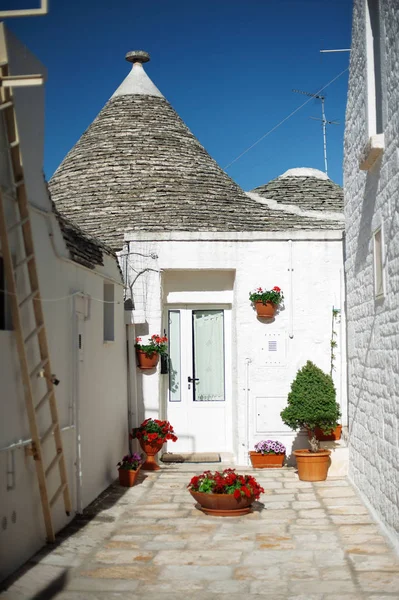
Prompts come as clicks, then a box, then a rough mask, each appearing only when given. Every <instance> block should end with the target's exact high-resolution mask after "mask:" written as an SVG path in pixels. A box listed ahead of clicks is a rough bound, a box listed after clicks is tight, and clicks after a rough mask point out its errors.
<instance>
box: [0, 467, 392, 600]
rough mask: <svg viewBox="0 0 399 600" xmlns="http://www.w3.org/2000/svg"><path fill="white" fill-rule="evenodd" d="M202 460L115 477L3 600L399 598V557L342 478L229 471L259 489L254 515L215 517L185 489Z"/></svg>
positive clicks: (28, 566)
mask: <svg viewBox="0 0 399 600" xmlns="http://www.w3.org/2000/svg"><path fill="white" fill-rule="evenodd" d="M204 468H209V466H208V465H197V464H195V465H194V464H190V465H167V466H166V465H165V466H163V467H162V468H161V471H158V472H156V473H151V472H150V473H148V472H147V473H141V475H140V479H139V482H138V485H136V486H134V487H133V488H130V489H122V488H120V487H119V486H118V485H114V486H111V487H110V488H109V489H108V490H107V491H106V492H105V493H104V494H102V495H101V496H100V497H99V498H98V500H96V502H94V503H93V504H92V505H91V506H90V507H88V509H87V510H86V511H85V515H84V518H83V519H77V520H75V521H74V522H73V523H72V524H71V525H70V526H69V527H68V528H67V529H66V530H64V531H63V532H61V534H60V536H58V537H59V541H58V543H57V544H56V545H55V546H52V547H50V546H47V547H45V548H43V549H42V550H41V551H40V552H39V553H38V554H37V555H36V556H34V557H33V558H32V559H31V560H30V561H29V562H28V563H27V564H26V565H25V567H24V568H23V569H21V570H20V571H19V572H18V573H17V574H15V576H14V577H13V578H12V579H10V580H9V581H8V582H6V589H4V591H3V592H2V593H0V599H1V600H32V599H33V598H34V599H35V600H43V599H47V598H48V599H52V598H54V599H55V600H83V599H84V600H105V599H109V600H112V599H119V598H120V599H122V598H123V600H139V599H140V600H150V599H151V600H153V599H154V597H156V596H160V597H162V600H183V599H184V600H187V598H189V599H190V600H208V599H209V600H211V599H212V600H214V599H215V596H217V597H220V598H221V599H222V600H223V599H225V600H238V599H240V600H242V598H243V596H245V597H247V598H250V599H251V600H257V599H259V600H260V599H262V600H264V598H265V597H268V596H272V597H273V600H333V599H334V600H340V599H342V600H366V599H367V600H369V599H374V600H377V599H378V600H388V599H390V600H393V599H397V600H399V557H398V556H397V555H396V554H395V552H394V551H393V550H392V548H391V547H390V545H389V543H388V541H387V540H386V538H385V537H384V535H383V533H382V532H381V531H380V530H379V528H378V526H377V524H375V523H374V522H373V520H372V518H371V516H370V515H369V513H368V511H367V509H366V508H365V506H364V505H363V503H362V501H361V499H360V497H359V496H358V495H357V493H356V491H355V490H354V489H353V488H352V487H351V485H350V484H349V483H348V481H347V480H346V479H344V478H330V479H328V480H327V481H325V482H317V483H309V482H301V481H299V480H298V477H297V475H296V474H295V471H294V470H293V469H289V468H284V469H262V470H260V469H256V470H252V469H251V468H248V469H242V468H241V469H237V470H238V471H240V472H242V473H249V472H250V473H252V474H254V475H255V477H256V478H257V479H258V481H259V483H260V484H261V485H262V486H263V487H264V488H265V494H264V495H263V496H262V497H261V499H260V502H257V503H256V504H255V505H254V511H253V512H252V513H251V514H249V515H245V516H241V517H238V518H237V517H236V518H223V517H211V516H207V515H205V514H203V513H202V512H200V511H198V510H197V509H196V508H195V503H194V501H193V499H192V498H191V496H190V495H189V493H188V492H187V490H186V486H187V483H188V481H189V480H190V478H191V477H192V476H193V475H194V474H195V473H197V474H198V473H199V472H202V471H203V470H204ZM211 468H212V469H215V470H216V469H220V468H225V465H212V466H211ZM39 592H42V593H41V595H40V593H39Z"/></svg>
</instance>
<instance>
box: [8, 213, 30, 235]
mask: <svg viewBox="0 0 399 600" xmlns="http://www.w3.org/2000/svg"><path fill="white" fill-rule="evenodd" d="M28 221H29V217H25V218H24V219H22V220H21V221H17V222H16V223H14V225H11V227H10V228H9V229H8V233H11V231H14V229H16V228H17V227H22V225H25V223H27V222H28Z"/></svg>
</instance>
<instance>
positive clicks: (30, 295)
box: [19, 290, 39, 308]
mask: <svg viewBox="0 0 399 600" xmlns="http://www.w3.org/2000/svg"><path fill="white" fill-rule="evenodd" d="M38 293H39V290H35V291H33V292H32V293H31V294H29V296H26V298H24V299H23V300H22V301H21V302H20V303H19V308H21V307H22V306H23V305H24V304H26V303H27V302H29V300H33V298H34V297H35V296H37V295H38Z"/></svg>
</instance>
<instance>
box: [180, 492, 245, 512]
mask: <svg viewBox="0 0 399 600" xmlns="http://www.w3.org/2000/svg"><path fill="white" fill-rule="evenodd" d="M190 494H191V495H192V497H193V498H194V500H196V502H198V504H199V505H200V507H201V510H202V512H204V513H205V514H206V515H214V516H219V517H239V516H241V515H246V514H247V513H249V512H251V504H252V503H253V502H254V500H255V498H254V497H253V496H251V497H250V498H247V496H241V498H239V499H236V498H234V496H233V494H205V493H204V492H193V491H192V490H190Z"/></svg>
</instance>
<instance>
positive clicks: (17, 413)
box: [0, 29, 128, 579]
mask: <svg viewBox="0 0 399 600" xmlns="http://www.w3.org/2000/svg"><path fill="white" fill-rule="evenodd" d="M3 34H4V32H3V30H2V29H1V30H0V54H1V53H2V54H1V56H0V59H1V58H2V57H4V52H5V45H4V37H2V35H3ZM14 41H15V40H14V39H13V40H11V42H10V45H9V47H8V51H9V52H10V53H11V54H12V56H13V58H14V62H18V61H19V63H20V66H21V70H20V71H19V72H22V73H29V72H35V73H36V72H42V71H41V67H40V64H39V66H38V63H37V61H36V59H32V60H30V55H29V53H28V52H27V51H26V50H24V49H21V47H20V44H19V43H18V42H16V41H15V43H14ZM17 108H18V110H19V112H18V116H19V115H20V114H21V115H22V116H21V119H19V118H18V124H19V126H20V128H19V129H20V137H21V146H22V149H23V160H24V166H25V174H26V180H27V184H28V192H29V199H30V201H31V202H32V205H31V206H32V210H31V216H32V227H33V237H34V244H35V250H36V258H37V264H38V272H39V281H40V290H41V295H42V298H43V299H45V300H46V301H44V302H43V309H44V317H45V322H46V327H47V336H48V342H49V349H50V359H51V366H52V370H53V372H54V373H55V374H56V376H57V377H58V379H59V380H60V384H59V385H58V387H56V397H57V402H58V407H59V418H60V424H61V427H63V428H64V427H66V428H68V429H66V430H65V432H64V433H63V441H64V449H65V453H66V463H67V470H68V478H69V483H70V490H71V497H72V503H73V508H74V512H73V513H72V515H71V517H70V518H72V517H73V516H74V514H75V511H76V508H77V496H78V486H77V483H76V466H75V461H76V431H77V430H76V424H77V420H78V415H77V406H76V401H77V398H78V399H79V400H80V416H79V424H80V433H81V440H82V441H81V451H82V490H81V506H83V507H84V506H87V504H89V503H90V502H91V501H92V500H93V499H94V498H95V497H96V496H97V495H98V494H99V493H100V492H101V491H103V490H104V488H106V487H107V486H108V485H109V483H110V482H112V481H113V480H114V479H115V478H116V477H117V470H116V463H117V462H118V460H120V458H121V456H122V454H123V453H125V452H126V450H127V448H128V439H127V391H126V353H125V340H126V335H125V325H124V310H123V287H122V285H121V277H120V273H119V270H118V267H117V264H116V261H115V260H114V259H113V258H111V257H108V256H105V257H104V266H101V267H98V268H97V269H96V271H92V270H89V269H86V268H84V267H80V266H79V265H77V264H76V263H74V262H72V261H70V260H68V256H69V254H68V252H67V249H66V247H65V243H64V240H63V238H62V236H61V234H60V231H59V228H58V224H57V222H56V220H55V218H54V216H53V215H51V214H49V213H48V212H46V211H49V209H50V203H49V199H48V197H47V194H46V193H45V186H44V181H43V175H42V172H41V165H42V159H43V156H42V140H43V131H42V124H43V94H42V91H39V92H38V91H37V89H36V90H33V89H28V88H27V89H25V90H19V94H18V102H17ZM32 121H33V122H32ZM38 125H40V127H38V129H37V131H36V130H35V131H34V129H35V128H36V126H38ZM7 161H8V159H7V148H6V146H5V140H4V128H3V123H2V122H0V185H1V186H2V188H3V190H4V189H7V188H9V187H10V173H9V169H8V164H7ZM39 165H40V170H39ZM5 202H6V203H7V202H8V201H7V200H5ZM33 204H34V205H35V206H37V207H40V208H41V210H37V209H35V208H33ZM8 206H9V207H12V204H11V203H9V204H8ZM10 222H13V221H10ZM12 247H13V252H14V253H16V254H17V252H18V250H17V248H18V245H17V244H16V243H15V242H14V243H13V244H12ZM104 281H107V282H114V283H115V299H116V301H117V302H118V304H116V305H115V342H113V343H106V344H104V342H103V304H102V302H98V301H96V299H98V300H102V299H103V284H104ZM21 283H22V280H21V276H19V277H18V285H19V286H20V285H21ZM75 292H82V293H83V294H85V295H86V296H87V297H88V298H89V302H88V305H87V306H88V308H89V311H88V312H87V313H86V317H87V318H86V320H84V321H82V326H81V333H82V336H83V337H82V341H83V348H82V351H81V353H80V357H79V356H78V352H77V339H76V337H75V338H74V335H75V334H76V330H75V328H74V314H73V298H72V294H73V293H75ZM24 320H25V323H26V324H27V325H28V327H29V326H30V329H29V330H28V332H29V331H30V330H32V329H33V325H32V321H31V322H30V323H27V321H28V320H29V318H25V319H24ZM0 356H1V360H0V448H5V447H8V446H9V445H11V444H14V443H16V442H18V441H20V440H26V439H29V438H30V431H29V426H28V421H27V416H26V410H25V403H24V402H25V401H24V394H23V389H22V384H21V377H20V371H19V361H18V356H17V352H16V344H15V336H14V333H13V332H12V331H0ZM31 356H32V354H31ZM36 358H37V355H36ZM79 358H80V360H79ZM37 362H39V360H36V363H37ZM36 363H35V364H36ZM33 366H34V365H33ZM77 372H79V375H78V376H79V382H78V384H77V385H75V382H76V377H77ZM36 385H37V386H40V385H42V382H40V381H38V382H36ZM48 413H49V411H47V410H46V409H42V410H41V411H40V413H39V425H40V430H41V431H44V430H45V428H46V426H47V427H48V425H49V414H48ZM45 415H46V416H45ZM70 426H75V427H70ZM54 448H55V447H54V443H53V442H52V440H49V441H48V442H46V444H45V447H44V457H45V461H46V462H47V463H48V462H49V460H50V459H51V458H53V457H54V453H55V449H54ZM8 471H11V473H10V474H7V473H8ZM0 474H1V475H0V522H1V524H2V527H1V528H0V579H3V578H4V577H6V576H7V575H8V574H10V573H11V572H12V571H14V570H15V569H16V568H17V567H18V566H19V565H21V564H22V563H23V562H24V561H25V560H27V559H28V558H29V557H30V556H31V555H32V554H33V553H34V552H35V551H36V550H38V549H39V548H40V547H41V546H42V545H43V544H44V543H45V530H44V524H43V517H42V511H41V505H40V497H39V492H38V483H37V478H36V471H35V466H34V462H33V459H32V458H31V457H25V453H24V449H23V448H18V449H16V450H14V451H13V452H10V451H2V452H0ZM57 481H59V480H58V479H57V478H54V480H50V482H49V483H50V488H51V491H50V494H51V495H52V493H54V491H55V489H56V486H57ZM54 522H55V529H56V530H57V531H58V530H59V529H60V528H62V527H63V526H65V525H66V524H67V522H68V518H67V516H66V515H65V512H64V509H63V502H62V499H60V500H59V501H58V502H57V503H56V505H55V510H54Z"/></svg>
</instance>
